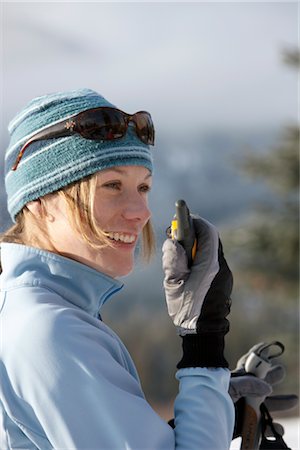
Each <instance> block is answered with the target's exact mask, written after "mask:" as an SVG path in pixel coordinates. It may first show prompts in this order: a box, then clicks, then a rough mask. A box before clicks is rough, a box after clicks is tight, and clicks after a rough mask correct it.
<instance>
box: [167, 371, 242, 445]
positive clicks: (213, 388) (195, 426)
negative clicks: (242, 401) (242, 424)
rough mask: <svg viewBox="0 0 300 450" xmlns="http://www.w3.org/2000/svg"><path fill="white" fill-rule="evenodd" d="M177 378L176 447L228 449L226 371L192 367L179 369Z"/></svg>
mask: <svg viewBox="0 0 300 450" xmlns="http://www.w3.org/2000/svg"><path fill="white" fill-rule="evenodd" d="M176 377H177V379H178V380H179V393H178V395H177V397H176V401H175V439H176V449H178V450H179V449H180V450H184V449H189V450H196V449H197V450H199V449H202V450H227V449H229V447H230V444H231V440H232V434H233V426H234V406H233V402H232V400H231V398H230V396H229V394H228V386H229V380H230V372H229V370H228V369H223V368H216V369H214V368H201V367H193V368H186V369H180V370H179V371H178V372H177V374H176Z"/></svg>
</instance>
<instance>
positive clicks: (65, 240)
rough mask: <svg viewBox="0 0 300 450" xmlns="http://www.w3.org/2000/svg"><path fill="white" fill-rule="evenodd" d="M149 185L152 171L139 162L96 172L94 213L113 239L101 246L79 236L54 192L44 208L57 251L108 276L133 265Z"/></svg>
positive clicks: (123, 272) (122, 272)
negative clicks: (50, 217)
mask: <svg viewBox="0 0 300 450" xmlns="http://www.w3.org/2000/svg"><path fill="white" fill-rule="evenodd" d="M150 188H151V174H150V172H149V170H148V169H146V168H145V167H142V166H118V167H115V168H110V169H106V170H103V171H101V172H99V173H98V175H97V188H96V193H95V200H94V214H95V218H96V220H97V222H98V224H99V226H100V228H101V229H102V230H103V231H105V232H106V233H108V235H109V238H110V240H111V243H112V246H111V247H110V246H107V247H105V248H103V249H100V250H99V249H93V248H91V247H90V246H88V244H87V243H86V242H84V241H83V240H81V239H80V238H78V234H76V233H75V232H74V231H73V229H72V228H71V226H70V224H69V222H68V219H67V212H66V206H65V204H64V201H63V199H61V198H60V197H59V196H53V198H52V200H50V205H49V204H48V205H47V212H49V214H50V216H51V215H52V216H53V217H54V220H52V222H51V223H49V225H48V228H49V235H50V239H51V242H53V244H54V247H55V249H56V251H58V252H59V253H60V254H62V255H64V256H67V257H69V258H72V259H75V260H77V261H79V262H82V263H84V264H86V265H88V266H90V267H93V268H94V269H96V270H98V271H100V272H103V273H105V274H107V275H109V276H111V277H118V276H124V275H127V274H128V273H129V272H130V271H131V270H132V268H133V265H134V250H135V247H136V244H137V240H138V238H139V236H140V234H141V231H142V229H143V228H144V226H145V224H146V223H147V222H148V220H149V218H150V211H149V208H148V192H149V190H150ZM51 202H52V203H53V204H52V207H51Z"/></svg>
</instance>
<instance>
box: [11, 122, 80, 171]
mask: <svg viewBox="0 0 300 450" xmlns="http://www.w3.org/2000/svg"><path fill="white" fill-rule="evenodd" d="M73 133H74V130H73V127H69V128H67V127H66V126H65V123H64V124H62V123H58V124H56V125H52V126H51V127H49V128H48V129H46V130H43V131H40V132H39V133H37V134H35V135H34V136H32V138H31V139H29V141H27V142H26V143H25V144H24V145H23V147H22V148H21V150H20V152H19V154H18V156H17V159H16V161H15V163H14V165H13V166H12V168H11V170H13V171H15V170H17V167H18V165H19V163H20V161H21V159H22V157H23V155H24V153H25V150H26V149H27V147H29V145H30V144H32V143H33V142H35V141H42V140H47V139H52V138H57V137H65V136H71V135H72V134H73Z"/></svg>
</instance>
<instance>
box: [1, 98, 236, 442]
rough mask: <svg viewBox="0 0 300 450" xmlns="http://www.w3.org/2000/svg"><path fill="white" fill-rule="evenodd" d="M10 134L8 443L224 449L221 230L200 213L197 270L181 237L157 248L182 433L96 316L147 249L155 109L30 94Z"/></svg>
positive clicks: (229, 411)
mask: <svg viewBox="0 0 300 450" xmlns="http://www.w3.org/2000/svg"><path fill="white" fill-rule="evenodd" d="M9 130H10V135H11V140H10V144H9V148H8V150H7V152H6V159H5V167H6V169H5V183H6V190H7V198H8V210H9V212H10V214H11V217H12V219H13V220H14V222H15V224H14V226H13V227H12V228H11V229H10V230H8V231H7V232H6V233H5V234H4V235H3V236H2V238H1V240H2V244H1V264H2V274H1V297H0V311H1V312H0V317H1V327H2V346H1V366H0V367H1V391H0V411H1V424H0V430H1V432H0V436H1V437H0V444H1V449H3V450H6V449H16V448H22V449H42V450H48V449H52V448H55V449H68V450H69V449H125V448H126V449H151V450H154V449H174V448H175V447H176V448H177V449H203V450H204V449H214V450H216V449H220V450H221V449H222V450H224V449H226V448H228V447H229V445H230V441H231V438H232V431H233V416H234V414H233V403H232V401H231V399H230V397H229V395H228V384H229V377H230V373H229V371H228V369H227V367H228V364H227V361H226V359H225V358H224V355H223V351H224V336H225V334H226V333H227V332H228V328H229V325H228V321H227V319H226V316H227V315H228V313H229V309H230V300H229V297H230V293H231V288H232V276H231V272H230V270H229V269H228V266H227V264H226V261H225V259H224V256H223V252H222V248H221V244H220V241H219V238H218V234H217V232H216V230H215V228H214V227H213V226H212V225H211V224H209V223H208V222H206V221H204V220H203V219H200V218H195V219H194V225H195V229H196V234H197V241H198V251H197V253H196V256H195V259H194V263H193V266H192V268H191V269H189V268H188V266H187V258H186V255H185V252H184V249H183V248H182V247H181V246H180V245H179V244H178V243H177V242H176V241H172V240H171V239H167V240H166V242H165V244H164V247H163V268H164V271H165V280H164V286H165V292H166V300H167V305H168V311H169V314H170V316H171V318H172V320H173V322H174V324H175V325H176V327H177V329H178V333H179V334H180V335H181V337H182V344H183V345H182V347H183V356H182V359H181V361H180V362H179V363H178V366H177V367H178V371H177V374H176V377H177V378H178V380H179V382H180V383H179V392H178V395H177V398H176V402H175V429H174V430H173V428H171V427H170V426H169V425H168V424H167V423H165V422H164V421H163V420H162V419H161V418H160V417H159V416H158V415H157V414H156V413H155V412H154V411H153V410H152V408H151V407H150V405H149V404H148V403H147V401H146V400H145V398H144V395H143V392H142V389H141V386H140V383H139V379H138V375H137V373H136V370H135V367H134V364H133V362H132V360H131V358H130V356H129V354H128V352H127V350H126V349H125V347H124V345H123V344H122V342H121V341H120V339H119V338H118V337H117V336H116V335H115V334H114V332H113V331H112V330H111V329H109V328H108V327H107V326H106V325H105V324H104V323H103V322H102V320H101V317H100V315H99V312H100V309H101V306H102V304H103V303H104V302H105V301H106V300H107V299H108V298H109V297H110V296H111V295H113V294H114V293H115V292H116V291H118V290H119V289H121V287H122V283H121V282H120V281H119V280H118V277H120V276H124V275H127V274H128V273H129V272H130V271H131V270H132V268H133V264H134V253H135V248H136V245H137V242H138V239H139V237H141V239H142V244H143V252H144V255H145V256H146V257H147V258H149V257H150V255H151V253H152V252H153V248H154V242H153V233H152V227H151V222H150V211H149V207H148V199H147V197H148V192H149V190H150V188H151V183H152V155H151V150H150V147H149V146H150V145H153V144H154V128H153V124H152V121H151V117H150V115H149V114H148V113H146V112H143V111H142V112H138V113H136V114H134V115H127V114H125V113H123V112H122V111H120V110H118V109H117V108H115V106H113V105H112V104H110V103H109V102H107V101H106V100H105V99H104V98H103V97H102V96H101V95H99V94H97V93H96V92H94V91H91V90H87V89H82V90H78V91H71V92H63V93H57V94H52V95H46V96H44V97H40V98H37V99H34V100H33V101H32V102H30V103H29V105H27V107H26V108H25V109H24V110H23V111H21V112H20V113H19V114H18V115H17V116H16V118H15V119H14V120H13V121H12V122H11V124H10V129H9ZM199 249H200V250H199Z"/></svg>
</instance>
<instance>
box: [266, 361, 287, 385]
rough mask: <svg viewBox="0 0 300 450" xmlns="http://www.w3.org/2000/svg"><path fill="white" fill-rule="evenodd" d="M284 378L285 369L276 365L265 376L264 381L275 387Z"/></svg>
mask: <svg viewBox="0 0 300 450" xmlns="http://www.w3.org/2000/svg"><path fill="white" fill-rule="evenodd" d="M284 377H285V368H284V367H283V366H282V365H281V364H278V365H276V366H273V367H272V368H271V369H270V370H269V372H268V373H267V375H266V376H265V378H264V380H265V381H266V382H267V383H269V384H272V386H273V385H275V384H278V383H280V382H281V381H282V380H283V379H284Z"/></svg>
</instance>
